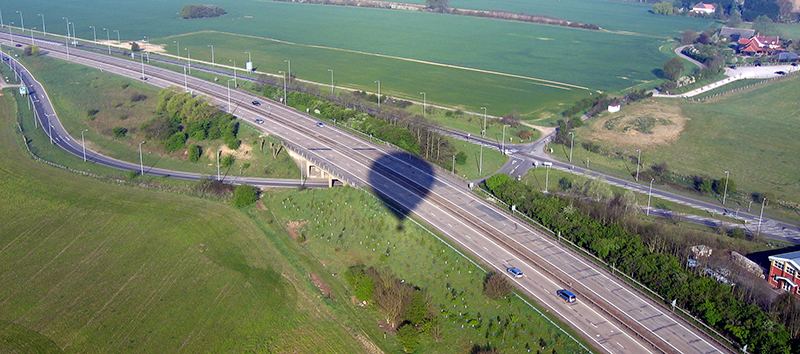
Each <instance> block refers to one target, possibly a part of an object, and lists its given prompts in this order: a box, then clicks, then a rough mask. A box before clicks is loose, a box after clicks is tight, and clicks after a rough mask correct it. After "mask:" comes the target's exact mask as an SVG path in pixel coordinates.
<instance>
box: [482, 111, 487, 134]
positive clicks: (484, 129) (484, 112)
mask: <svg viewBox="0 0 800 354" xmlns="http://www.w3.org/2000/svg"><path fill="white" fill-rule="evenodd" d="M481 109H482V110H483V130H482V131H481V136H482V137H484V138H485V137H486V107H481Z"/></svg>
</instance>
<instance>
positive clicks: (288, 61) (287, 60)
mask: <svg viewBox="0 0 800 354" xmlns="http://www.w3.org/2000/svg"><path fill="white" fill-rule="evenodd" d="M283 62H284V63H286V64H288V65H289V74H287V76H289V80H291V79H292V61H291V60H289V59H283Z"/></svg>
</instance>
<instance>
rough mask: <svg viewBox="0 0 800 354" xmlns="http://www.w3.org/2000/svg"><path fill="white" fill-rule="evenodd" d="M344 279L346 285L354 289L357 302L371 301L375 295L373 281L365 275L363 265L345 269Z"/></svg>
mask: <svg viewBox="0 0 800 354" xmlns="http://www.w3.org/2000/svg"><path fill="white" fill-rule="evenodd" d="M344 278H345V280H347V284H348V285H350V287H352V288H354V289H355V295H356V299H358V301H371V300H372V295H373V294H374V293H375V280H374V279H373V278H372V277H371V276H370V275H369V274H367V273H366V267H365V266H364V265H363V264H358V265H354V266H352V267H350V268H347V271H345V273H344Z"/></svg>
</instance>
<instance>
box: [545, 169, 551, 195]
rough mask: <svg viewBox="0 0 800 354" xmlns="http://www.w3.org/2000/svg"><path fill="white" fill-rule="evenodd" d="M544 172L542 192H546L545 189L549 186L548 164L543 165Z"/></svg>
mask: <svg viewBox="0 0 800 354" xmlns="http://www.w3.org/2000/svg"><path fill="white" fill-rule="evenodd" d="M545 170H546V171H547V172H546V173H545V177H544V192H545V193H547V189H548V188H549V187H550V165H547V166H545Z"/></svg>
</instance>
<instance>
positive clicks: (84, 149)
mask: <svg viewBox="0 0 800 354" xmlns="http://www.w3.org/2000/svg"><path fill="white" fill-rule="evenodd" d="M88 131H89V129H84V130H82V131H81V145H83V162H86V140H84V139H83V133H85V132H88Z"/></svg>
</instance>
